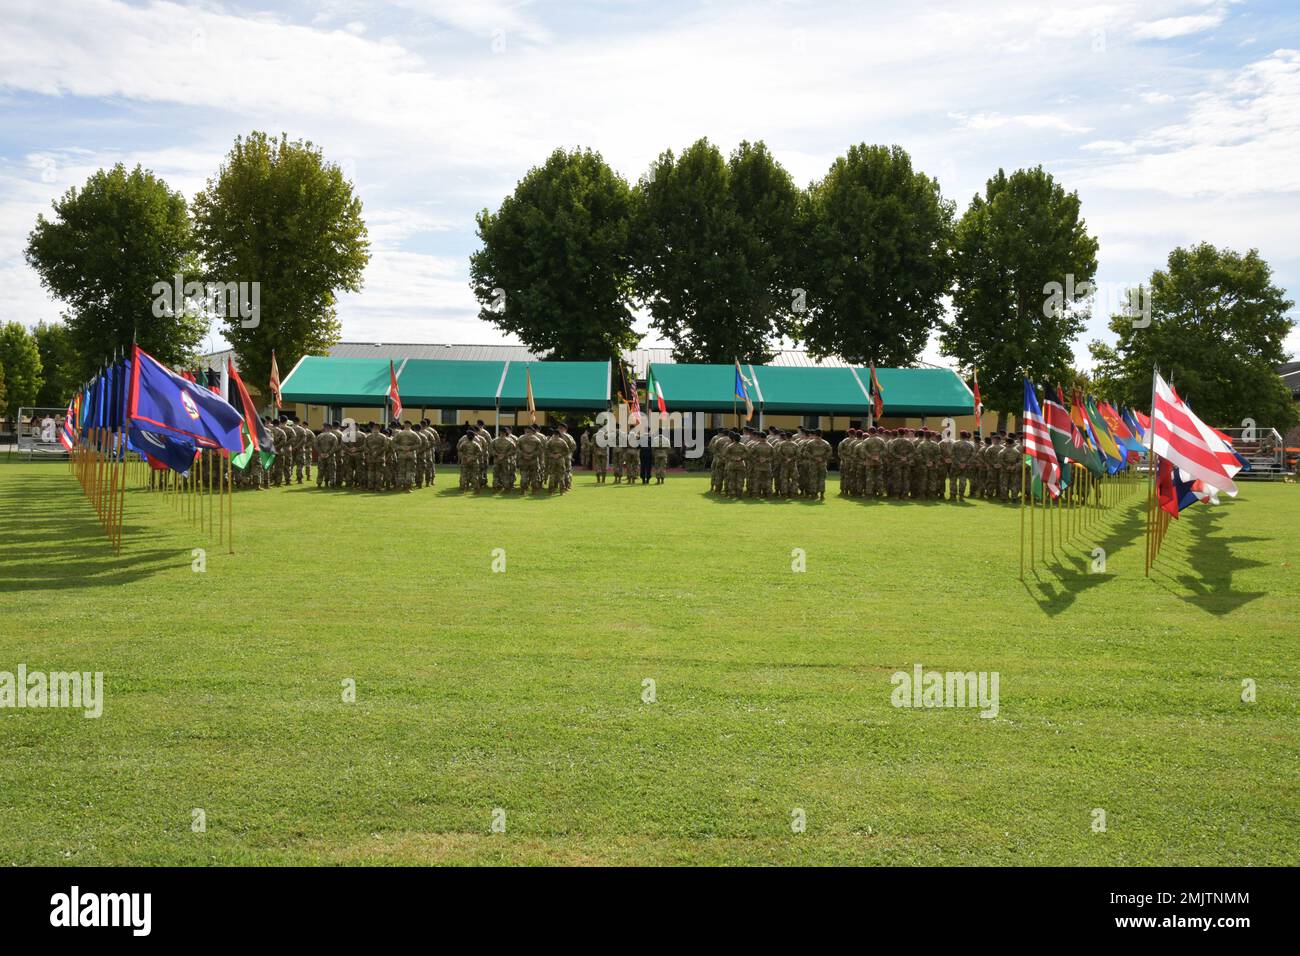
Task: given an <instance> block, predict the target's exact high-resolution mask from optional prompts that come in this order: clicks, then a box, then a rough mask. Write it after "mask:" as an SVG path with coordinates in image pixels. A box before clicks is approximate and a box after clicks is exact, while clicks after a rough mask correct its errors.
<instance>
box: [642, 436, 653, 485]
mask: <svg viewBox="0 0 1300 956" xmlns="http://www.w3.org/2000/svg"><path fill="white" fill-rule="evenodd" d="M654 460H655V459H654V451H653V450H652V449H651V448H650V443H649V442H646V443H645V444H644V445H642V446H641V484H643V485H648V484H650V472H651V469H653V468H654Z"/></svg>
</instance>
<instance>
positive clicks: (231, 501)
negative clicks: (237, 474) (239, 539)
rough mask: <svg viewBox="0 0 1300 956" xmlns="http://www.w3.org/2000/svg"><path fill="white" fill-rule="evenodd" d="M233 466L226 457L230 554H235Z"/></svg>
mask: <svg viewBox="0 0 1300 956" xmlns="http://www.w3.org/2000/svg"><path fill="white" fill-rule="evenodd" d="M234 481H235V479H234V466H233V465H232V464H231V461H230V456H229V455H227V456H226V504H227V505H228V507H229V508H230V539H229V540H230V553H231V554H234V553H235V485H234Z"/></svg>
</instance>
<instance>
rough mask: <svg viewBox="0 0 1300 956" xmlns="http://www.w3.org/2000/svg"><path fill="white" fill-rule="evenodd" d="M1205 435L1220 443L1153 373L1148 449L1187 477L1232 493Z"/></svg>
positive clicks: (1231, 485)
mask: <svg viewBox="0 0 1300 956" xmlns="http://www.w3.org/2000/svg"><path fill="white" fill-rule="evenodd" d="M1209 438H1214V440H1215V441H1216V442H1217V443H1218V444H1219V445H1220V446H1221V445H1222V444H1223V442H1222V440H1221V439H1219V438H1217V437H1216V436H1215V435H1214V434H1213V432H1211V431H1210V429H1209V426H1207V425H1206V424H1205V423H1204V422H1202V421H1201V420H1200V419H1199V418H1197V417H1196V416H1195V415H1193V414H1192V411H1191V409H1189V408H1188V407H1187V406H1186V405H1185V404H1184V403H1183V402H1182V401H1180V400H1179V399H1178V398H1177V396H1175V395H1174V393H1173V390H1172V389H1171V388H1170V387H1169V385H1168V384H1167V383H1166V382H1165V380H1164V379H1163V378H1161V377H1160V375H1159V374H1158V373H1157V374H1156V381H1155V403H1154V405H1153V406H1152V408H1151V451H1152V452H1153V453H1154V454H1156V455H1159V456H1160V457H1161V458H1167V459H1168V460H1169V461H1171V462H1172V463H1173V464H1174V465H1175V466H1177V467H1178V468H1180V469H1182V470H1183V471H1184V472H1185V473H1186V475H1187V476H1188V477H1189V478H1191V479H1193V480H1195V479H1199V480H1200V481H1202V482H1204V483H1205V484H1206V485H1208V486H1209V487H1211V488H1214V489H1216V490H1218V491H1226V492H1228V494H1236V493H1237V486H1236V484H1235V483H1234V482H1233V480H1232V476H1231V475H1230V474H1229V473H1228V471H1227V470H1226V469H1225V467H1224V463H1223V462H1222V461H1220V460H1219V457H1218V454H1217V451H1218V449H1216V448H1214V447H1212V446H1211V445H1210V443H1209ZM1229 454H1231V452H1229Z"/></svg>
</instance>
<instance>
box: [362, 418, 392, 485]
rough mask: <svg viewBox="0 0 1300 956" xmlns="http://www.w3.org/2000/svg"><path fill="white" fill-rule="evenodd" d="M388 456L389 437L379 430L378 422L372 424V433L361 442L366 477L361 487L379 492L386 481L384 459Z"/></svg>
mask: <svg viewBox="0 0 1300 956" xmlns="http://www.w3.org/2000/svg"><path fill="white" fill-rule="evenodd" d="M387 455H388V436H386V435H385V434H384V433H383V432H382V431H380V430H379V423H378V422H371V423H370V431H369V432H368V433H367V434H366V437H365V439H364V440H363V441H362V442H361V457H362V464H363V465H364V467H365V477H364V478H363V479H362V482H361V487H363V488H365V489H366V490H367V491H378V490H379V489H380V488H381V487H382V486H383V481H384V458H385V457H387Z"/></svg>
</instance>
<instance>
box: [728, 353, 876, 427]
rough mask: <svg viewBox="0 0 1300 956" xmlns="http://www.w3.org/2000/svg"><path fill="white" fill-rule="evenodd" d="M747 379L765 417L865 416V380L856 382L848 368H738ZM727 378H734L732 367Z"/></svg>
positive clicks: (760, 366)
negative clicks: (821, 413)
mask: <svg viewBox="0 0 1300 956" xmlns="http://www.w3.org/2000/svg"><path fill="white" fill-rule="evenodd" d="M741 369H742V371H744V373H745V375H746V376H747V377H751V378H753V379H756V380H757V384H758V388H757V389H756V391H757V392H758V395H756V396H754V404H755V405H757V404H759V399H760V398H761V399H762V405H763V411H764V412H766V413H767V414H769V415H795V414H798V415H810V414H814V413H818V412H824V413H826V414H828V415H866V414H867V410H868V408H869V407H870V402H869V401H868V399H867V393H866V391H865V390H864V389H865V388H866V380H865V379H864V380H862V381H861V382H859V379H858V377H857V376H856V375H854V373H853V369H850V368H795V367H790V366H778V365H755V366H753V374H752V376H751V373H750V366H748V365H742V366H741ZM731 377H732V380H733V382H734V380H735V377H736V370H735V366H732V367H731Z"/></svg>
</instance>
